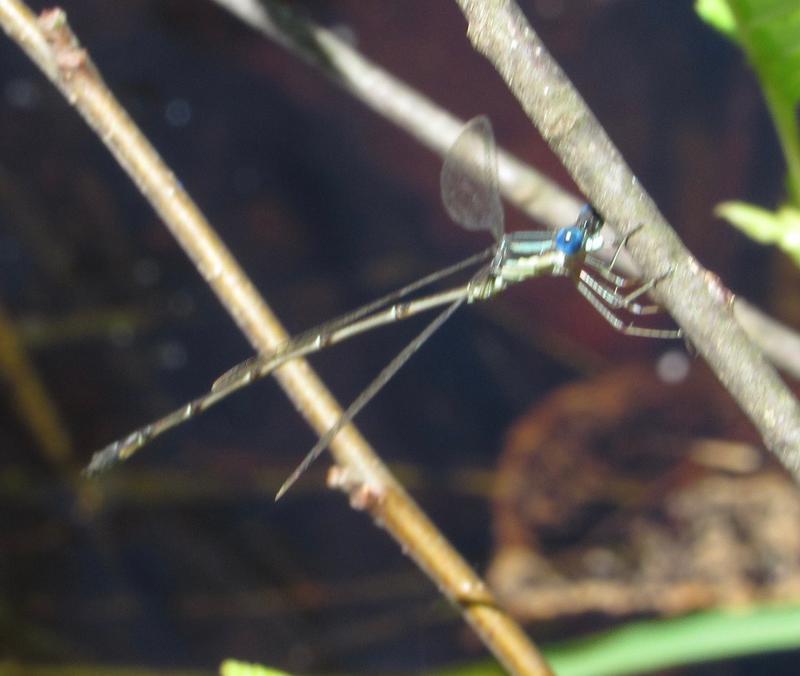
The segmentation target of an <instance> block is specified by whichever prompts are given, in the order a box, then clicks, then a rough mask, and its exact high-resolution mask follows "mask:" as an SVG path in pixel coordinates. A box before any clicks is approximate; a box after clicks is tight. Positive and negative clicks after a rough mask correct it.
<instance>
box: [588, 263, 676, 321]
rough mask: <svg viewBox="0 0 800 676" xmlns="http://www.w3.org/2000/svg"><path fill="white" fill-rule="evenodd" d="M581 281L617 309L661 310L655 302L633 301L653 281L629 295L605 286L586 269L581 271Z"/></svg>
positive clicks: (643, 312) (635, 311)
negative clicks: (642, 302) (643, 303)
mask: <svg viewBox="0 0 800 676" xmlns="http://www.w3.org/2000/svg"><path fill="white" fill-rule="evenodd" d="M579 277H580V281H581V282H583V283H584V284H586V286H588V287H589V288H590V289H591V290H592V291H593V292H594V293H595V294H596V295H598V296H600V298H602V299H603V300H604V301H605V302H606V303H607V304H608V305H610V306H611V307H612V308H615V309H623V310H627V311H628V312H630V313H631V314H635V315H652V314H656V313H657V312H661V307H660V306H658V305H655V304H652V303H651V304H648V305H642V304H641V303H634V302H633V301H634V300H635V299H636V298H638V297H639V296H641V295H642V294H644V293H646V292H647V291H649V290H650V289H651V288H653V282H646V283H645V284H642V285H641V286H640V287H639V288H637V289H635V290H634V291H632V292H631V293H629V294H627V295H623V294H621V293H619V292H617V291H616V290H613V291H612V290H611V289H609V288H607V287H605V286H603V285H602V284H601V283H600V282H598V281H597V280H596V279H595V278H594V277H592V275H590V274H589V273H588V272H587V271H586V270H581V271H580V273H579Z"/></svg>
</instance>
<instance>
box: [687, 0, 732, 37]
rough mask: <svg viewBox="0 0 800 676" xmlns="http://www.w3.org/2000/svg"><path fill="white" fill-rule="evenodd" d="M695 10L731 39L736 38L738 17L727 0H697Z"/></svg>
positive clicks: (704, 19)
mask: <svg viewBox="0 0 800 676" xmlns="http://www.w3.org/2000/svg"><path fill="white" fill-rule="evenodd" d="M694 10H695V11H696V12H697V13H698V14H699V15H700V18H701V19H703V21H705V22H706V23H707V24H710V25H711V26H713V27H714V28H716V29H717V30H718V31H719V32H720V33H724V34H725V35H727V36H728V37H729V38H731V40H735V39H736V18H735V17H734V16H733V12H731V8H730V7H729V6H728V3H727V1H726V0H697V1H696V2H695V3H694Z"/></svg>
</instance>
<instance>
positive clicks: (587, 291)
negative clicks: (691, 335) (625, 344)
mask: <svg viewBox="0 0 800 676" xmlns="http://www.w3.org/2000/svg"><path fill="white" fill-rule="evenodd" d="M577 287H578V291H580V292H581V294H583V297H584V298H586V300H588V301H589V302H590V303H591V304H592V307H594V309H595V310H596V311H597V313H598V314H599V315H600V316H601V317H602V318H603V319H605V320H606V321H607V322H608V323H609V324H610V325H611V326H612V327H613V328H614V329H616V330H617V331H619V332H620V333H624V334H625V335H628V336H641V337H644V338H680V337H681V336H682V335H683V331H682V330H681V329H648V328H644V327H641V326H635V325H634V324H633V323H630V322H629V323H627V324H626V323H625V322H624V321H622V320H621V319H620V318H619V317H617V315H615V314H614V313H613V312H612V311H611V310H610V309H609V308H608V307H606V306H605V305H604V304H603V301H602V300H601V298H600V297H599V296H597V295H596V294H595V292H594V290H593V289H592V288H591V287H590V286H589V285H587V284H586V283H584V282H583V281H581V280H580V279H579V280H578V282H577Z"/></svg>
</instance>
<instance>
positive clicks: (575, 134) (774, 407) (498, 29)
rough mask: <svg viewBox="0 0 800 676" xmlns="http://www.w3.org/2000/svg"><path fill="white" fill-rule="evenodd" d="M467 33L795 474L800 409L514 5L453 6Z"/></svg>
mask: <svg viewBox="0 0 800 676" xmlns="http://www.w3.org/2000/svg"><path fill="white" fill-rule="evenodd" d="M456 2H457V4H458V5H459V7H460V8H461V10H462V12H463V13H464V16H465V17H466V18H467V22H468V24H469V27H468V31H467V34H468V36H469V38H470V40H471V41H472V43H473V45H474V46H475V48H476V49H477V50H478V51H479V52H481V53H482V54H484V56H486V57H487V58H488V59H489V60H490V61H491V62H492V63H493V64H494V66H495V68H496V69H497V71H498V72H499V73H500V75H501V76H502V77H503V79H504V80H505V81H506V84H507V85H508V87H509V89H510V90H511V91H512V92H513V93H514V95H515V96H516V97H517V99H518V100H519V102H520V104H521V105H522V107H523V109H524V110H525V112H526V113H527V114H528V117H530V119H531V120H532V121H533V123H534V124H535V125H536V127H537V128H538V129H539V132H540V133H541V134H542V136H543V138H544V139H545V141H547V143H548V144H549V145H550V147H551V149H552V150H553V152H555V153H556V155H558V157H559V158H560V159H561V161H562V162H563V164H564V166H565V167H566V169H567V171H569V173H570V174H571V175H572V178H573V179H574V181H575V183H576V184H577V185H578V187H579V188H580V189H581V191H582V192H583V193H584V194H585V195H587V197H589V199H590V200H591V202H592V203H593V204H595V205H596V206H597V207H598V208H599V209H600V212H601V213H603V214H604V215H605V216H606V218H608V219H609V220H610V221H611V224H612V226H613V227H614V228H615V230H617V232H620V233H621V234H622V235H623V236H624V235H625V234H627V233H629V232H632V231H633V230H634V229H635V228H636V227H637V226H639V225H640V224H643V223H644V224H645V226H644V227H643V228H641V229H640V230H639V232H638V233H637V234H636V235H635V236H633V237H632V238H631V241H630V243H629V245H628V249H629V250H630V251H631V254H632V256H633V258H634V260H635V261H636V262H637V263H638V264H639V266H640V268H641V270H642V272H643V274H644V276H645V277H646V278H650V279H659V278H661V277H662V276H663V279H662V280H661V281H660V282H659V283H658V285H657V287H656V288H655V289H654V290H653V294H652V295H653V296H654V297H655V298H656V300H658V301H659V302H660V303H661V304H662V305H663V306H664V307H666V308H667V309H668V310H669V311H670V312H671V313H672V315H673V317H674V318H675V319H676V321H677V322H678V324H680V325H681V327H682V328H683V329H684V331H685V332H686V334H687V336H688V338H689V340H691V342H692V343H693V344H694V345H695V346H696V348H697V350H698V351H699V352H700V354H702V355H703V357H704V358H705V359H706V361H707V362H708V363H709V365H710V366H711V368H712V369H713V370H714V372H715V373H716V374H717V377H718V378H719V379H720V380H721V381H722V383H723V385H725V387H726V388H727V389H728V391H729V392H730V393H731V395H733V397H734V398H735V399H736V400H737V402H738V403H739V405H740V406H741V408H742V409H743V410H744V412H745V413H746V414H747V415H748V416H749V418H750V419H751V421H752V422H753V423H754V424H755V426H756V427H757V428H758V430H759V432H760V433H761V435H762V437H763V439H764V443H765V444H766V446H767V448H769V449H770V450H771V451H772V452H773V453H775V455H776V456H777V457H778V459H779V460H780V461H781V462H782V463H783V464H784V465H785V466H786V467H787V468H788V469H789V470H790V471H792V472H793V473H794V474H795V476H798V475H800V410H798V406H797V401H796V400H795V398H794V396H792V394H791V393H790V392H789V391H788V390H787V388H786V387H785V386H784V384H783V383H782V382H781V380H780V378H779V377H778V375H777V373H776V372H775V370H774V369H773V368H772V367H771V366H770V365H769V364H768V363H767V361H766V360H765V359H764V355H763V354H762V353H761V352H760V351H759V350H758V349H757V348H756V347H755V346H754V345H753V343H752V342H751V341H750V340H749V339H748V338H747V335H746V334H745V333H744V331H742V329H741V327H740V326H739V324H738V323H737V322H736V320H735V318H734V316H733V312H732V305H733V302H732V301H733V295H732V294H731V293H730V292H729V291H728V290H727V289H726V288H725V287H724V286H723V285H722V283H721V282H720V280H719V278H717V277H716V276H715V275H713V274H712V273H710V272H708V271H707V270H705V269H704V268H703V267H702V266H701V265H700V264H699V263H698V262H697V260H695V259H694V258H693V257H692V256H691V255H690V253H689V252H688V251H687V250H686V248H685V247H684V246H683V244H682V243H681V241H680V240H679V239H678V237H677V235H676V234H675V233H674V232H673V230H672V229H671V228H670V227H669V225H668V224H667V222H666V220H665V219H664V217H663V216H662V215H661V213H660V212H659V211H658V208H657V207H656V205H655V204H654V203H653V201H652V199H651V198H650V197H649V195H647V193H646V192H645V191H644V190H643V189H642V187H641V185H639V183H638V181H637V180H636V177H635V176H634V175H633V174H632V173H631V170H630V168H629V167H628V166H627V164H625V161H624V160H623V158H622V156H621V155H620V153H619V151H618V150H617V149H616V147H615V146H614V145H613V144H612V142H611V140H610V139H609V138H608V135H607V134H606V133H605V130H604V129H603V128H602V126H601V125H600V123H599V122H598V121H597V119H596V118H595V117H594V115H592V113H591V111H590V110H589V108H588V107H587V106H586V103H585V102H584V101H583V99H582V98H581V97H580V95H579V94H578V92H577V91H576V90H575V88H574V87H573V86H572V83H571V82H570V81H569V79H568V78H567V76H566V75H565V74H564V72H563V71H562V70H561V68H560V67H559V65H558V64H557V63H556V62H555V61H554V60H553V58H552V57H551V56H550V54H549V53H548V51H547V49H546V48H545V46H544V44H542V41H541V40H540V39H539V36H538V35H537V34H536V33H535V32H534V30H533V29H532V28H531V26H530V25H529V24H528V21H527V20H526V18H525V16H524V15H523V13H522V11H521V10H520V9H519V7H518V6H517V5H516V3H515V2H513V1H512V0H456Z"/></svg>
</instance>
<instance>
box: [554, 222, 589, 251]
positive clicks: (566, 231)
mask: <svg viewBox="0 0 800 676" xmlns="http://www.w3.org/2000/svg"><path fill="white" fill-rule="evenodd" d="M584 234H585V233H584V231H583V230H582V229H581V228H578V227H576V226H574V225H572V226H570V227H569V228H561V230H559V231H558V234H557V235H556V248H557V249H558V250H559V251H561V252H563V253H565V254H567V255H572V254H574V253H577V252H578V251H579V250H580V248H581V247H582V246H583V239H584Z"/></svg>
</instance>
